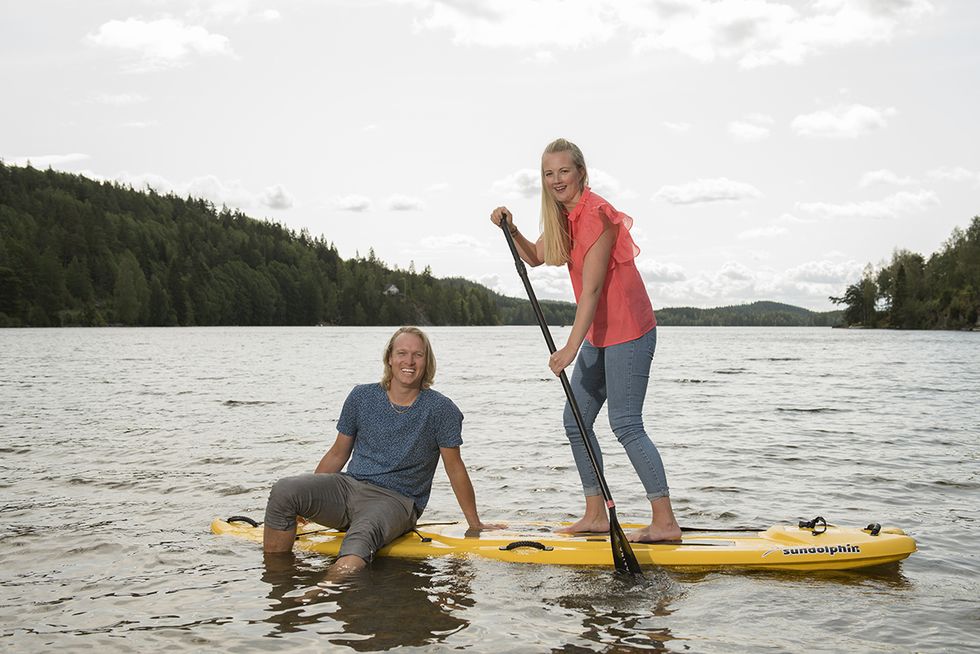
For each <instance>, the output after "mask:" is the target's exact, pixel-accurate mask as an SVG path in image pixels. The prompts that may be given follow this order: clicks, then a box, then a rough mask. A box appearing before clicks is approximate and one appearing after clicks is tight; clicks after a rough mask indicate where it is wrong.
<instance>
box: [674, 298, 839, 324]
mask: <svg viewBox="0 0 980 654" xmlns="http://www.w3.org/2000/svg"><path fill="white" fill-rule="evenodd" d="M842 313H843V312H841V311H823V312H817V311H810V310H809V309H804V308H802V307H794V306H792V305H789V304H782V303H780V302H752V303H751V304H740V305H735V306H727V307H716V308H713V309H699V308H696V307H670V308H665V309H658V310H657V322H658V323H660V324H663V325H676V326H688V327H830V326H833V325H836V324H837V323H839V322H840V319H841V315H842Z"/></svg>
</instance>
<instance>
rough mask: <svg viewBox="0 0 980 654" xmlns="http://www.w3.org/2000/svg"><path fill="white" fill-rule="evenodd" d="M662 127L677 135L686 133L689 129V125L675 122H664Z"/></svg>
mask: <svg viewBox="0 0 980 654" xmlns="http://www.w3.org/2000/svg"><path fill="white" fill-rule="evenodd" d="M663 126H664V127H666V128H667V129H669V130H670V131H672V132H677V133H679V134H683V133H685V132H688V131H690V129H691V123H676V122H671V121H666V120H665V121H664V123H663Z"/></svg>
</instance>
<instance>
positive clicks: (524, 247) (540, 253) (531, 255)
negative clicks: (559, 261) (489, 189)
mask: <svg viewBox="0 0 980 654" xmlns="http://www.w3.org/2000/svg"><path fill="white" fill-rule="evenodd" d="M505 219H506V220H507V229H508V230H510V235H511V237H512V238H513V239H514V245H515V246H517V254H519V255H520V257H521V259H523V260H524V263H526V264H527V265H529V266H531V267H532V268H534V267H536V266H540V265H541V264H543V263H544V235H542V236H539V237H538V240H537V241H533V242H532V241H530V240H528V239H527V238H526V237H525V236H524V235H523V234H521V232H520V230H519V229H517V226H516V225H515V224H514V214H512V213H511V212H510V209H508V208H507V207H497V208H496V209H494V210H493V212H492V213H491V214H490V221H491V222H492V223H493V224H494V225H496V226H497V227H500V222H501V221H502V220H505Z"/></svg>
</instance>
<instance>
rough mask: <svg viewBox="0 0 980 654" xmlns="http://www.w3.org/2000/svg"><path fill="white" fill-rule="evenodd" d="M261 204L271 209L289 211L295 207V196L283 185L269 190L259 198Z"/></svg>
mask: <svg viewBox="0 0 980 654" xmlns="http://www.w3.org/2000/svg"><path fill="white" fill-rule="evenodd" d="M259 202H260V203H262V204H263V205H264V206H266V207H269V208H270V209H289V208H290V207H292V206H293V196H292V195H290V194H289V191H287V190H286V189H285V188H283V186H282V184H276V185H275V186H270V187H269V188H267V189H266V190H265V191H264V192H263V193H262V195H261V196H260V197H259Z"/></svg>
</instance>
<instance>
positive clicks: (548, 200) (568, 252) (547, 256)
mask: <svg viewBox="0 0 980 654" xmlns="http://www.w3.org/2000/svg"><path fill="white" fill-rule="evenodd" d="M588 183H589V174H588V171H587V170H586V167H585V157H584V156H582V151H581V150H580V149H579V148H578V146H576V145H575V144H574V143H571V142H570V141H566V140H565V139H558V140H556V141H554V142H552V143H550V144H549V145H548V147H546V148H545V150H544V154H542V156H541V223H542V226H543V228H544V229H543V232H542V234H541V236H540V237H538V240H537V241H534V242H532V241H530V240H528V239H527V238H526V237H525V236H524V235H522V234H521V232H520V230H518V229H517V226H516V225H514V219H513V215H512V214H511V212H510V211H509V210H508V209H507V208H506V207H497V208H496V209H494V210H493V212H492V213H491V214H490V220H491V221H492V222H493V223H494V224H495V225H498V226H499V225H500V223H501V221H503V220H506V221H507V228H508V230H509V231H510V233H511V236H513V238H514V244H515V245H516V246H517V250H518V253H519V254H520V256H521V258H522V259H523V260H524V261H525V262H526V263H527V264H528V265H530V266H539V265H541V264H542V263H546V264H549V265H552V266H561V265H567V266H568V274H569V276H570V277H571V281H572V288H573V289H574V291H575V301H576V303H577V305H578V306H577V308H576V311H575V323H574V324H573V325H572V330H571V332H570V333H569V335H568V341H567V342H566V343H565V346H564V347H562V348H561V349H559V350H557V351H556V352H555V353H554V354H552V355H551V358H550V359H549V362H548V365H549V367H550V368H551V370H552V372H554V373H555V375H559V374H561V371H562V370H564V369H565V368H566V367H567V366H568V365H569V364H570V363H571V362H572V360H573V359H575V357H576V354H577V355H578V360H577V361H576V364H575V370H574V372H573V373H572V378H571V385H572V391H573V393H574V395H575V400H576V402H577V403H578V405H579V408H580V410H581V412H582V417H583V419H584V421H585V424H586V428H587V431H588V438H589V440H590V442H591V443H592V447H593V450H594V451H595V453H596V457H597V458H598V463H599V466H600V469H601V467H602V453H601V451H600V449H599V443H598V441H597V440H596V437H595V430H594V429H593V424H594V423H595V419H596V416H597V415H598V413H599V409H600V408H601V407H602V405H603V403H604V402H606V401H608V402H609V424H610V426H611V427H612V430H613V433H615V434H616V438H617V439H618V440H619V442H620V443H622V445H623V447H624V448H625V449H626V454H627V456H629V459H630V462H631V463H632V464H633V468H634V469H635V470H636V472H637V474H638V475H639V477H640V481H641V482H643V488H644V489H645V491H646V496H647V499H649V500H650V506H651V508H652V510H653V519H652V520H651V522H650V525H649V526H647V527H644V528H643V529H640V530H637V531H635V532H633V533H631V534H629V536H628V538H629V540H631V541H645V542H652V541H662V540H678V539H680V537H681V529H680V527H679V526H678V524H677V520H676V519H675V518H674V511H673V509H672V508H671V506H670V495H669V491H668V487H667V476H666V474H665V473H664V465H663V461H662V460H661V458H660V453H659V452H658V451H657V447H656V446H655V445H654V444H653V441H651V440H650V437H649V436H648V435H647V433H646V430H645V429H644V427H643V400H644V398H645V396H646V390H647V382H648V381H649V378H650V365H651V363H652V362H653V353H654V350H655V349H656V346H657V319H656V317H655V316H654V314H653V307H652V305H651V304H650V298H649V297H648V296H647V293H646V288H645V287H644V285H643V280H642V278H641V277H640V273H639V271H638V270H637V269H636V264H635V263H634V258H635V257H636V255H637V254H639V252H640V249H639V248H638V247H636V244H634V243H633V239H632V238H631V237H630V234H629V229H630V227H631V226H632V225H633V219H632V218H630V217H629V216H627V215H626V214H624V213H621V212H619V211H616V209H615V208H613V206H612V205H611V204H609V203H608V202H607V201H606V200H604V199H603V198H601V197H600V196H598V195H596V194H595V193H593V192H592V191H591V189H589V186H588ZM580 348H581V350H580ZM564 422H565V434H566V435H567V436H568V439H569V441H570V442H571V446H572V454H573V456H574V457H575V465H576V467H577V468H578V472H579V476H580V477H581V479H582V488H583V490H584V492H585V515H584V516H583V517H582V518H581V519H580V520H578V521H577V522H576V523H575V524H573V525H571V526H569V527H566V528H564V529H562V530H561V531H567V532H603V531H608V530H609V516H608V515H607V513H606V505H605V501H604V499H603V497H602V494H601V488H600V486H599V480H598V478H597V476H596V474H595V471H594V470H593V469H592V465H591V463H590V461H589V457H588V453H587V451H586V447H585V443H584V442H583V441H582V436H581V432H580V431H579V429H578V426H577V424H576V422H575V417H574V415H573V414H572V410H571V405H570V404H569V403H567V402H566V404H565V413H564Z"/></svg>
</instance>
